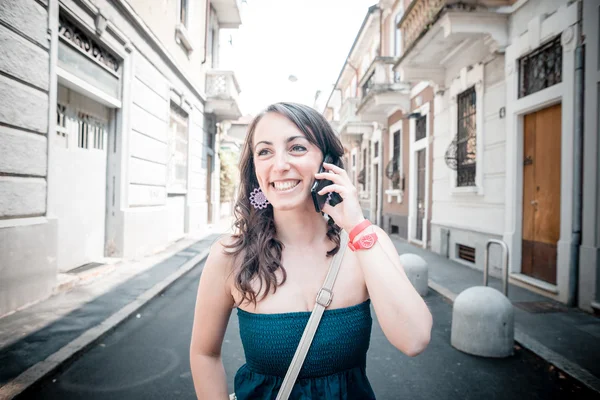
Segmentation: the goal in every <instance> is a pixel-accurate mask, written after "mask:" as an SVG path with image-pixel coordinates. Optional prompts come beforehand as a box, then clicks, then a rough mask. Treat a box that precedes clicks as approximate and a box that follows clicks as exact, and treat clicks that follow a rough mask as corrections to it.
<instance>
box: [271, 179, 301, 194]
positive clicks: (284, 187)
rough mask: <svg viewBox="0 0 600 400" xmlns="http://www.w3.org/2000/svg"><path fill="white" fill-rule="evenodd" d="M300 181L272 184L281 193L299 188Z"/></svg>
mask: <svg viewBox="0 0 600 400" xmlns="http://www.w3.org/2000/svg"><path fill="white" fill-rule="evenodd" d="M298 184H300V181H281V182H271V186H272V187H273V188H274V189H275V190H276V191H279V192H285V191H287V190H291V189H293V188H295V187H296V186H298Z"/></svg>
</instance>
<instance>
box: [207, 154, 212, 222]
mask: <svg viewBox="0 0 600 400" xmlns="http://www.w3.org/2000/svg"><path fill="white" fill-rule="evenodd" d="M212 172H213V156H212V154H207V155H206V210H207V211H206V212H207V215H206V223H208V224H212V222H213V218H212V214H213V213H212Z"/></svg>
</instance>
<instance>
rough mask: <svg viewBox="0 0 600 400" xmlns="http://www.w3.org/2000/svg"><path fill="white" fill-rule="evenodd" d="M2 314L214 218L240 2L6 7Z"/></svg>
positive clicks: (0, 12)
mask: <svg viewBox="0 0 600 400" xmlns="http://www.w3.org/2000/svg"><path fill="white" fill-rule="evenodd" d="M0 21H1V22H2V23H1V24H0V38H1V43H2V46H1V47H0V52H1V53H2V54H1V56H0V70H1V71H2V74H0V93H2V101H1V102H0V151H1V156H0V243H1V251H0V315H4V314H6V313H8V312H10V311H12V310H15V309H17V308H18V307H21V306H23V305H25V304H28V303H31V302H34V301H37V300H39V299H43V298H44V297H47V296H48V295H49V294H51V292H52V290H53V288H54V287H55V285H56V282H57V274H59V273H63V272H68V271H71V270H73V269H74V268H77V267H79V266H82V265H85V264H88V263H95V262H98V263H102V262H103V260H104V259H105V257H127V258H128V257H137V256H141V255H144V254H147V253H150V252H152V251H155V250H156V249H158V248H161V247H164V246H166V245H168V244H169V243H171V242H173V241H174V240H177V239H179V238H181V237H182V236H184V235H185V234H186V233H191V232H198V231H201V230H203V229H206V227H207V225H208V224H210V223H212V222H213V221H214V220H215V219H216V218H217V217H218V215H219V210H218V204H219V193H218V166H219V164H218V159H217V151H216V149H215V143H216V142H215V134H216V131H217V125H216V124H218V123H219V122H220V121H222V120H224V119H236V118H238V117H239V116H240V115H241V113H240V111H239V107H238V106H237V94H238V93H239V87H238V85H237V82H236V79H235V76H234V74H233V73H232V72H231V71H219V70H218V65H219V59H218V58H219V57H218V54H219V46H218V43H219V30H220V28H236V27H238V26H239V25H240V23H241V19H240V9H239V7H238V4H237V2H236V0H212V1H207V0H168V1H163V2H160V4H157V3H154V2H148V1H143V0H113V1H107V0H64V1H58V0H48V1H35V0H5V1H2V2H0Z"/></svg>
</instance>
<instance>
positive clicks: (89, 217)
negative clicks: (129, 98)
mask: <svg viewBox="0 0 600 400" xmlns="http://www.w3.org/2000/svg"><path fill="white" fill-rule="evenodd" d="M112 115H113V112H112V110H111V109H109V108H108V107H105V106H104V105H102V104H100V103H97V102H95V101H93V100H91V99H90V98H88V97H86V96H83V95H81V94H79V93H77V92H74V91H72V90H70V89H68V88H66V87H64V86H62V85H59V86H58V104H57V115H56V118H57V123H56V132H55V135H56V136H55V138H54V140H53V141H52V143H53V146H54V160H53V163H54V168H55V169H56V178H55V181H54V182H53V188H52V190H55V191H56V193H57V196H56V199H57V202H56V205H55V210H56V211H55V212H56V217H57V219H58V248H57V266H58V269H59V271H61V272H66V271H70V270H72V269H74V268H77V267H79V266H82V265H84V264H88V263H91V262H99V261H101V260H102V259H103V257H104V240H105V221H106V161H107V143H108V134H109V126H110V120H111V118H112Z"/></svg>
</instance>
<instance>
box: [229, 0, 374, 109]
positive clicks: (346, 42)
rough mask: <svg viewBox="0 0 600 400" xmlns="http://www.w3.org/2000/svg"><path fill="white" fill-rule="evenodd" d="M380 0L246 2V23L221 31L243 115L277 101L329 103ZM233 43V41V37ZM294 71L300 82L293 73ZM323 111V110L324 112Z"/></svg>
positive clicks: (242, 8)
mask: <svg viewBox="0 0 600 400" xmlns="http://www.w3.org/2000/svg"><path fill="white" fill-rule="evenodd" d="M375 3H376V0H246V1H245V2H241V4H240V13H241V17H242V25H241V26H240V28H239V29H237V30H226V29H224V30H221V37H220V44H221V61H220V68H221V69H231V70H233V71H234V72H235V74H236V78H237V80H238V83H239V84H240V88H241V94H240V98H239V103H240V108H241V111H242V114H244V115H247V114H250V115H253V114H256V113H257V112H259V111H260V110H262V109H263V108H265V107H266V106H267V105H269V104H271V103H274V102H277V101H295V102H300V103H304V104H308V105H310V106H312V105H313V103H314V99H315V93H316V91H317V90H321V92H322V93H321V97H325V99H323V98H321V100H320V103H321V104H324V103H325V101H326V100H327V98H328V97H329V94H330V93H331V89H332V87H333V85H334V84H335V81H336V79H337V77H338V75H339V73H340V70H341V68H342V65H343V63H344V61H345V59H346V57H347V55H348V52H349V51H350V47H351V46H352V43H353V42H354V39H355V38H356V34H357V33H358V30H359V29H360V26H361V24H362V22H363V20H364V18H365V15H366V14H367V10H368V8H369V6H371V5H373V4H375ZM230 38H231V42H232V43H233V46H231V45H229V40H230ZM290 75H294V76H295V77H297V81H296V82H290V81H289V80H288V77H289V76H290ZM319 111H322V110H319Z"/></svg>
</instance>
